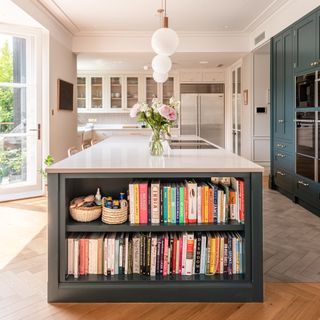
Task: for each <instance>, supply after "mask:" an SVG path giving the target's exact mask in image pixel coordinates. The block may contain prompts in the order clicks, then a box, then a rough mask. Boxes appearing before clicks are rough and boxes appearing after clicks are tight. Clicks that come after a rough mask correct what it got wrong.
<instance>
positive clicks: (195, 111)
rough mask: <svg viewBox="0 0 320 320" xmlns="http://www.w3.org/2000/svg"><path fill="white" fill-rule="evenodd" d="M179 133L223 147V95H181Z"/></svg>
mask: <svg viewBox="0 0 320 320" xmlns="http://www.w3.org/2000/svg"><path fill="white" fill-rule="evenodd" d="M180 128H181V129H180V133H181V134H182V135H196V136H199V137H201V138H203V139H206V140H208V141H209V142H212V143H214V144H216V145H218V146H220V147H224V146H225V115H224V94H223V93H201V94H198V93H184V94H181V109H180Z"/></svg>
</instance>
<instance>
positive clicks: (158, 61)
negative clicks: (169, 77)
mask: <svg viewBox="0 0 320 320" xmlns="http://www.w3.org/2000/svg"><path fill="white" fill-rule="evenodd" d="M171 67H172V63H171V59H170V58H169V57H167V56H163V55H160V54H158V55H156V56H155V57H154V58H153V59H152V69H153V71H155V72H157V73H167V72H169V71H170V69H171Z"/></svg>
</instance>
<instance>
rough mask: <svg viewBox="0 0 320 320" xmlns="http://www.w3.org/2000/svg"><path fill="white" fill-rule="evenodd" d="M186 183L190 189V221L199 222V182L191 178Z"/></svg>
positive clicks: (188, 189)
mask: <svg viewBox="0 0 320 320" xmlns="http://www.w3.org/2000/svg"><path fill="white" fill-rule="evenodd" d="M185 184H186V186H187V191H188V197H187V198H188V223H197V183H196V182H195V181H194V180H190V181H186V182H185Z"/></svg>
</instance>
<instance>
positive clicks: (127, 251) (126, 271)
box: [124, 235, 129, 274]
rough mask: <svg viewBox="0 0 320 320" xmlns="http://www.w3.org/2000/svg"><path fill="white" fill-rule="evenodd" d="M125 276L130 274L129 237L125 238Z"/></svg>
mask: <svg viewBox="0 0 320 320" xmlns="http://www.w3.org/2000/svg"><path fill="white" fill-rule="evenodd" d="M124 274H129V235H126V237H125V265H124Z"/></svg>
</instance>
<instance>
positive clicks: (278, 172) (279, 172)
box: [277, 170, 286, 177]
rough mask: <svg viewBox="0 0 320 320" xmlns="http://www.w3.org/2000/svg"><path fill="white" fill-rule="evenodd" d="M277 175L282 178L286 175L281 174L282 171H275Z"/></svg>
mask: <svg viewBox="0 0 320 320" xmlns="http://www.w3.org/2000/svg"><path fill="white" fill-rule="evenodd" d="M277 174H279V175H280V176H282V177H284V176H285V175H286V174H285V173H283V172H282V171H279V170H278V171H277Z"/></svg>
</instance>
